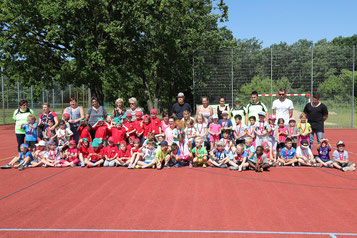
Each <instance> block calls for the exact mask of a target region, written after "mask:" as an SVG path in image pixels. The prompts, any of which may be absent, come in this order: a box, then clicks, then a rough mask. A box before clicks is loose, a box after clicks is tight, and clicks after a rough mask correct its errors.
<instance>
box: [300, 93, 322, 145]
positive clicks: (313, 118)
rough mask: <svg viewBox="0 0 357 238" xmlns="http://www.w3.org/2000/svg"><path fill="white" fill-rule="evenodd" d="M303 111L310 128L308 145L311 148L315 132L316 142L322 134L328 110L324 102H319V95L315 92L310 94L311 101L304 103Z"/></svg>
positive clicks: (318, 141)
mask: <svg viewBox="0 0 357 238" xmlns="http://www.w3.org/2000/svg"><path fill="white" fill-rule="evenodd" d="M304 112H305V113H306V114H307V120H308V122H309V123H310V125H311V129H312V133H310V147H311V149H312V144H313V142H314V134H316V138H317V143H318V144H320V141H321V139H322V138H323V136H324V122H325V121H326V120H327V118H328V110H327V107H326V106H325V104H323V103H321V102H320V95H319V94H317V93H316V94H314V95H313V96H312V102H311V103H308V104H306V105H305V108H304Z"/></svg>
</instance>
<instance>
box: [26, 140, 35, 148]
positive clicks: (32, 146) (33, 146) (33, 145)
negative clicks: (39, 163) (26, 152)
mask: <svg viewBox="0 0 357 238" xmlns="http://www.w3.org/2000/svg"><path fill="white" fill-rule="evenodd" d="M26 143H27V144H28V145H29V148H31V149H33V148H36V141H26Z"/></svg>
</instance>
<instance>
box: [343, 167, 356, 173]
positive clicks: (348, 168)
mask: <svg viewBox="0 0 357 238" xmlns="http://www.w3.org/2000/svg"><path fill="white" fill-rule="evenodd" d="M353 170H354V169H353V168H352V167H351V166H346V167H343V171H344V172H346V171H353Z"/></svg>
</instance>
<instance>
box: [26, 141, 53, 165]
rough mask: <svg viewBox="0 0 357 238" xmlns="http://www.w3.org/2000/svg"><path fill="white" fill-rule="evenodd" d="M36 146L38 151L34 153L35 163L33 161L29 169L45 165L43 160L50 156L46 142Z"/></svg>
mask: <svg viewBox="0 0 357 238" xmlns="http://www.w3.org/2000/svg"><path fill="white" fill-rule="evenodd" d="M36 146H37V150H36V151H35V152H34V153H33V161H31V165H29V167H39V166H42V165H44V163H43V160H45V159H46V157H47V156H48V155H47V151H46V142H45V141H44V140H40V142H38V143H37V144H36Z"/></svg>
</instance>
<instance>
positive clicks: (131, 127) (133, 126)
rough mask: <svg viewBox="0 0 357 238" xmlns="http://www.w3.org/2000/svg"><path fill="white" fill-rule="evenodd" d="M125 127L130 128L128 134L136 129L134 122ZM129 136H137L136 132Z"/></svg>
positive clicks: (126, 124)
mask: <svg viewBox="0 0 357 238" xmlns="http://www.w3.org/2000/svg"><path fill="white" fill-rule="evenodd" d="M124 126H125V127H126V128H128V131H127V132H128V133H129V132H131V131H132V130H134V129H135V125H134V122H127V123H125V124H124ZM129 136H135V132H132V133H130V134H129Z"/></svg>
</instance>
